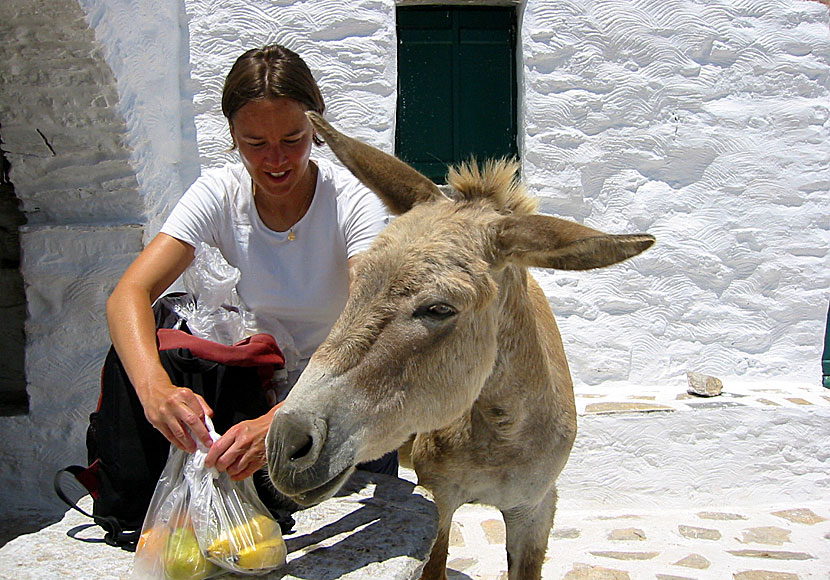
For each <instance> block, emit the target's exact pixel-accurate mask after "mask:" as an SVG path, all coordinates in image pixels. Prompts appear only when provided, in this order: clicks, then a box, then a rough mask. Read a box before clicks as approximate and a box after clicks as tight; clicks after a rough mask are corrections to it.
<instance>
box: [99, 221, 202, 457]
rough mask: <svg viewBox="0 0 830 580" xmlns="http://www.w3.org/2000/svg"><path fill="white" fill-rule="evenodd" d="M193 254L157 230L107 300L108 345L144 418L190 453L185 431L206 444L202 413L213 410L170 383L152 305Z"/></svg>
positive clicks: (191, 447) (190, 442) (191, 444)
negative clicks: (129, 383)
mask: <svg viewBox="0 0 830 580" xmlns="http://www.w3.org/2000/svg"><path fill="white" fill-rule="evenodd" d="M193 257H194V249H193V247H192V246H190V245H189V244H186V243H185V242H182V241H180V240H177V239H176V238H173V237H171V236H168V235H166V234H159V235H158V236H156V237H155V238H154V239H153V241H152V242H150V244H149V245H148V246H147V247H146V248H145V249H144V251H143V252H141V254H139V256H138V258H136V260H135V261H134V262H133V263H132V264H131V265H130V267H129V268H127V271H126V272H125V273H124V275H123V276H122V278H121V280H120V281H119V282H118V285H117V286H116V287H115V290H114V291H113V293H112V295H111V296H110V298H109V300H107V322H108V324H109V330H110V336H111V338H112V343H113V345H114V346H115V350H116V352H117V353H118V356H119V358H120V359H121V362H122V364H123V365H124V369H125V370H126V372H127V376H128V377H129V378H130V382H131V383H132V384H133V387H134V388H135V391H136V393H137V394H138V398H139V400H140V401H141V405H142V406H143V407H144V414H145V416H146V417H147V420H148V421H149V422H150V423H151V424H152V425H153V426H154V427H155V428H156V429H158V430H159V431H160V432H161V433H162V434H163V435H164V436H165V437H166V438H167V439H168V440H169V441H170V442H171V443H173V444H174V445H176V446H177V447H179V448H181V449H184V450H185V451H189V452H192V451H195V450H196V444H195V442H194V441H193V439H192V438H191V436H190V433H189V432H188V429H189V430H190V431H192V432H193V434H194V435H195V436H196V437H197V438H198V439H200V440H201V441H202V442H203V443H204V444H205V445H206V446H210V444H211V440H210V436H209V435H208V432H207V428H206V427H205V425H204V416H205V414H207V415H211V414H212V411H211V409H210V407H208V405H207V404H206V403H205V401H204V399H202V397H200V396H199V395H197V394H195V393H193V391H191V390H190V389H185V388H180V387H176V386H175V385H173V383H171V382H170V377H169V376H168V375H167V372H166V371H165V370H164V367H163V366H162V365H161V360H160V358H159V354H158V345H157V344H156V322H155V317H154V315H153V309H152V304H153V302H154V301H155V300H156V299H157V298H158V297H159V296H160V295H161V293H162V292H164V291H165V290H166V289H167V288H168V287H169V286H170V285H171V284H172V283H173V282H174V281H175V280H176V278H178V277H179V275H180V274H181V273H182V272H184V270H185V269H186V268H187V266H188V265H189V264H190V263H191V262H192V261H193Z"/></svg>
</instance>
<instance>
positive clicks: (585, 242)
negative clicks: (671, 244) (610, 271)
mask: <svg viewBox="0 0 830 580" xmlns="http://www.w3.org/2000/svg"><path fill="white" fill-rule="evenodd" d="M654 241H655V240H654V236H651V235H649V234H623V235H612V234H605V233H603V232H600V231H598V230H594V229H591V228H589V227H585V226H583V225H580V224H577V223H575V222H570V221H567V220H563V219H559V218H555V217H552V216H546V215H528V216H510V217H505V218H503V219H502V220H500V222H499V223H498V224H497V226H496V251H497V253H498V254H500V257H501V260H503V261H508V262H513V263H516V264H520V265H522V266H528V267H536V268H555V269H557V270H590V269H591V268H602V267H604V266H610V265H611V264H616V263H617V262H622V261H623V260H626V259H628V258H631V257H633V256H636V255H637V254H639V253H641V252H644V251H645V250H647V249H648V248H650V247H651V246H652V244H654Z"/></svg>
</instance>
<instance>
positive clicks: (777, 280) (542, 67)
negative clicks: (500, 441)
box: [521, 0, 830, 385]
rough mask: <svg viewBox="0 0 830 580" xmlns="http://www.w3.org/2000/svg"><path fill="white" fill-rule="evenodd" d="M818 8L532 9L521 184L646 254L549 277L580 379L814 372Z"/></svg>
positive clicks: (646, 3) (824, 176) (821, 300)
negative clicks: (640, 242) (640, 235)
mask: <svg viewBox="0 0 830 580" xmlns="http://www.w3.org/2000/svg"><path fill="white" fill-rule="evenodd" d="M827 12H828V10H827V6H825V5H822V4H820V3H818V2H810V1H790V0H752V1H747V2H735V1H733V0H720V1H714V2H698V1H690V0H684V1H668V2H666V1H664V0H643V1H633V2H632V1H611V0H606V1H590V0H576V1H573V0H572V1H565V2H546V1H544V0H535V1H534V0H532V1H529V2H527V4H526V7H525V10H524V15H523V18H522V33H521V39H522V41H521V45H522V51H523V57H522V58H523V62H524V82H523V84H522V91H523V114H524V129H525V134H524V143H523V147H522V151H523V154H524V159H525V164H524V176H525V179H526V181H527V183H528V184H529V185H530V187H531V188H532V190H534V191H535V192H536V193H538V194H539V195H540V196H542V198H543V200H544V202H543V209H544V210H546V211H549V212H551V213H555V214H561V215H563V216H567V217H571V218H574V219H576V220H578V221H582V222H584V223H586V224H587V225H591V226H594V227H597V228H600V229H605V230H608V231H611V232H625V231H649V232H651V233H652V234H654V235H656V236H657V240H658V242H657V245H656V247H655V248H654V249H653V250H651V251H649V252H648V253H646V254H645V255H643V256H641V257H639V258H637V259H636V260H634V261H632V262H631V263H630V264H625V265H623V266H620V267H615V268H611V269H608V270H603V271H601V272H597V273H585V274H578V275H574V274H565V273H556V274H551V275H549V274H544V275H542V276H541V278H542V280H543V284H544V287H545V289H546V291H547V292H548V294H549V296H550V297H551V303H552V305H553V307H554V310H555V311H556V312H557V314H558V315H559V318H560V321H561V326H562V332H563V335H564V337H565V341H566V342H567V345H566V347H567V349H568V352H569V358H570V360H571V364H572V371H573V373H574V375H575V377H576V380H577V381H579V382H584V383H588V384H592V385H599V384H601V383H603V382H604V381H631V382H634V383H639V384H642V383H652V384H664V383H666V382H677V381H682V380H684V379H683V372H684V371H686V370H695V371H703V372H707V373H712V374H716V375H719V376H734V375H737V376H743V377H748V378H760V377H765V378H767V377H779V378H784V377H786V378H787V379H791V380H799V381H809V382H812V383H813V384H818V381H819V380H820V374H821V372H820V366H819V365H820V357H821V352H820V348H821V345H822V340H823V336H824V319H825V316H826V313H827V305H828V298H830V294H828V288H830V260H828V248H829V247H830V191H829V190H830V163H828V161H830V153H829V152H830V121H828V119H830V83H829V82H828V75H830V34H829V33H828V14H827Z"/></svg>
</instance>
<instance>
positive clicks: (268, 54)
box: [222, 44, 326, 145]
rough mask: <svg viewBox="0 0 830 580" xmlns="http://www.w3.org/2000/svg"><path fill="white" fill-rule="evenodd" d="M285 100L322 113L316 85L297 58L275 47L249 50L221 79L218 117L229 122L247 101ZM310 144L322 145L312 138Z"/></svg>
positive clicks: (282, 48)
mask: <svg viewBox="0 0 830 580" xmlns="http://www.w3.org/2000/svg"><path fill="white" fill-rule="evenodd" d="M280 97H287V98H289V99H294V100H295V101H298V102H299V103H301V104H302V105H303V106H305V107H306V108H307V110H310V111H316V112H317V113H319V114H321V115H322V114H323V111H324V110H325V108H326V104H325V103H324V102H323V95H322V94H321V93H320V88H319V87H318V86H317V82H316V81H315V80H314V77H313V76H312V75H311V71H310V70H309V68H308V66H307V65H306V63H305V62H304V61H303V59H302V58H300V56H299V55H298V54H297V53H295V52H293V51H291V50H289V49H287V48H285V47H284V46H280V45H279V44H271V45H268V46H264V47H262V48H253V49H251V50H249V51H247V52H246V53H245V54H243V55H242V56H240V57H239V58H238V59H237V60H236V62H235V63H234V65H233V67H232V68H231V71H230V72H229V73H228V76H227V78H226V79H225V87H224V89H223V90H222V114H224V115H225V118H226V119H228V121H229V122H233V117H234V115H235V114H236V113H237V111H239V109H241V108H242V107H244V106H245V105H246V104H248V103H250V102H251V101H266V100H269V99H277V98H280ZM314 142H315V143H317V144H318V145H319V144H321V143H322V141H321V140H320V138H319V137H317V136H316V135H315V136H314Z"/></svg>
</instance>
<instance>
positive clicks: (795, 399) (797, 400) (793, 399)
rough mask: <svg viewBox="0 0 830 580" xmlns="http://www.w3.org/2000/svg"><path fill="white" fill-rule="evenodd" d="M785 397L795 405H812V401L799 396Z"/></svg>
mask: <svg viewBox="0 0 830 580" xmlns="http://www.w3.org/2000/svg"><path fill="white" fill-rule="evenodd" d="M786 399H787V400H788V401H789V402H790V403H795V404H796V405H805V406H806V405H810V406H812V403H811V402H810V401H807V400H806V399H802V398H801V397H786Z"/></svg>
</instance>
